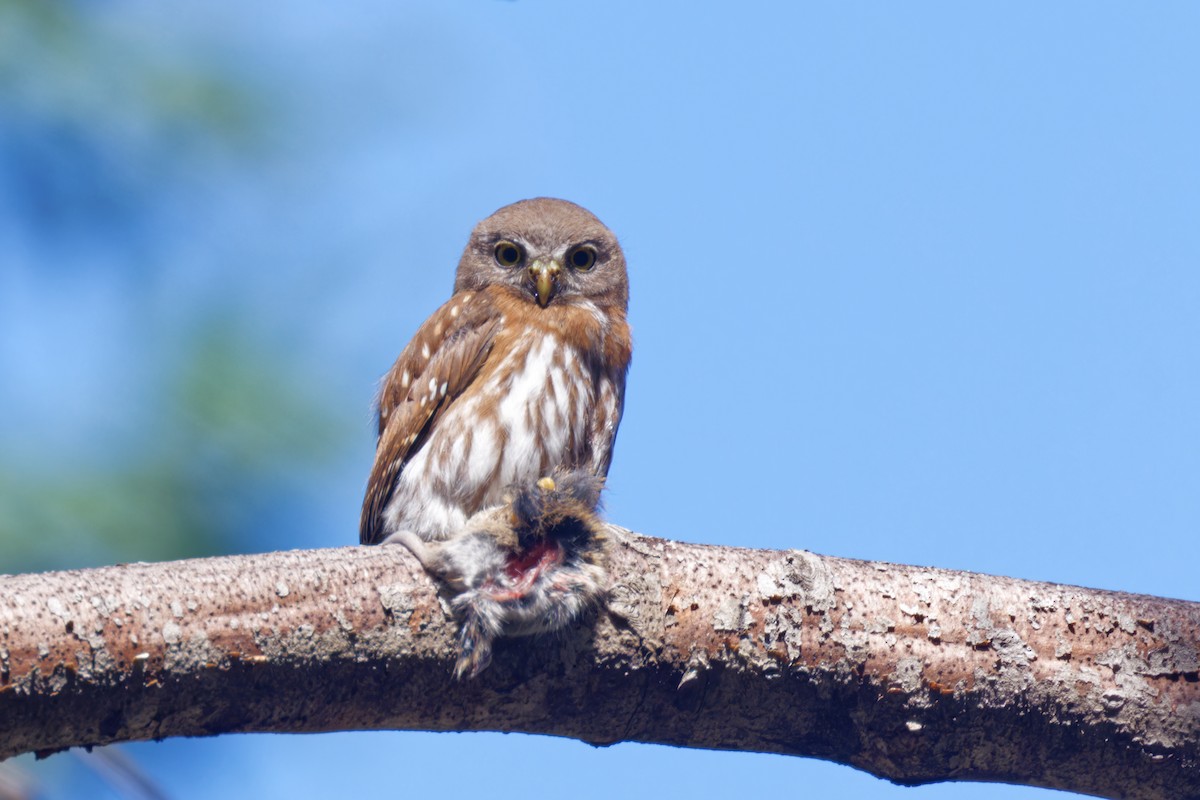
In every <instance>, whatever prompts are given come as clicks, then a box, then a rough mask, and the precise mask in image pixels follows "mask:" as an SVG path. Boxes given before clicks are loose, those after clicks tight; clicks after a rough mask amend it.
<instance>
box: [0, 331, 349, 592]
mask: <svg viewBox="0 0 1200 800" xmlns="http://www.w3.org/2000/svg"><path fill="white" fill-rule="evenodd" d="M217 319H223V318H221V317H220V315H217V314H213V315H212V317H210V319H209V321H208V322H207V323H206V324H205V326H203V327H201V328H200V329H198V330H196V331H190V332H188V333H187V335H185V336H183V337H181V340H180V341H181V345H180V346H181V348H182V350H181V351H180V352H178V353H173V354H171V355H170V356H169V357H168V358H166V359H164V361H165V362H166V363H165V364H164V368H163V370H162V371H161V382H160V384H159V385H158V386H152V387H149V389H148V391H146V393H145V396H143V397H141V398H139V400H140V402H139V405H138V407H137V409H136V412H137V413H138V414H139V417H138V425H137V426H136V437H135V439H134V440H132V441H125V442H119V443H117V445H116V446H115V447H114V451H115V452H114V454H113V460H112V463H109V464H104V465H101V466H99V467H97V466H95V465H86V466H84V467H82V468H81V469H79V470H78V471H74V472H67V473H61V472H60V473H59V474H53V475H47V474H44V473H39V472H37V471H29V470H22V469H21V468H20V465H18V464H14V463H11V462H6V461H5V460H4V459H3V456H2V455H0V551H2V552H3V553H4V557H3V560H2V562H0V571H6V572H19V571H27V570H34V569H51V568H64V567H78V566H89V565H97V564H103V563H107V562H109V561H114V560H115V561H156V560H163V559H171V558H180V557H189V556H204V555H215V554H220V553H229V552H244V551H246V550H253V549H254V542H255V541H256V539H257V538H258V537H259V535H260V534H261V533H262V531H261V530H257V528H259V527H260V526H266V525H270V524H272V523H273V522H274V521H277V520H278V516H277V515H276V514H275V510H276V509H277V508H280V507H282V508H287V507H289V506H293V505H295V504H301V505H302V504H303V502H304V500H303V494H304V481H303V480H298V479H297V477H296V476H297V474H298V473H302V472H304V471H305V470H314V469H319V468H320V467H321V465H323V464H327V463H329V462H330V461H331V460H332V459H333V458H334V457H335V456H337V455H338V453H339V452H340V450H339V448H340V447H341V444H342V443H344V442H345V441H347V440H348V439H349V438H350V437H349V432H348V431H346V430H344V429H343V427H342V426H341V425H340V424H338V421H337V416H336V414H335V413H334V411H333V409H332V408H331V407H330V406H328V405H325V404H324V403H323V401H322V398H321V397H320V395H319V394H318V393H315V392H314V391H313V389H314V387H313V386H312V385H311V381H306V380H305V378H304V376H303V374H301V372H300V371H299V368H298V367H297V366H296V365H295V364H293V363H290V362H289V361H288V360H287V359H286V358H284V357H283V356H282V355H281V354H280V353H279V352H278V351H277V350H274V349H266V348H265V347H264V346H263V344H262V343H261V342H258V341H256V340H255V337H254V336H253V334H252V333H251V332H250V330H249V329H248V328H247V327H246V326H242V325H239V324H238V323H236V322H229V321H227V320H226V321H221V322H218V321H216V320H217ZM134 410H135V409H131V411H134Z"/></svg>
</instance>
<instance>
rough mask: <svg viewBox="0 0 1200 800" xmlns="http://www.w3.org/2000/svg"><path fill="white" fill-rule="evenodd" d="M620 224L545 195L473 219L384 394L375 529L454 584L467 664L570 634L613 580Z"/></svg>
mask: <svg viewBox="0 0 1200 800" xmlns="http://www.w3.org/2000/svg"><path fill="white" fill-rule="evenodd" d="M628 304H629V284H628V278H627V276H626V271H625V257H624V254H623V253H622V251H621V247H620V245H619V244H618V243H617V239H616V237H615V236H614V235H613V234H612V232H611V231H609V229H608V228H607V227H605V226H604V224H603V223H601V222H600V220H598V219H597V218H596V217H595V216H593V215H592V214H591V213H590V212H588V211H587V210H585V209H583V208H581V207H580V206H577V205H575V204H574V203H569V202H567V201H565V200H554V199H550V198H536V199H532V200H522V201H520V202H518V203H513V204H512V205H508V206H505V207H503V208H501V209H500V210H498V211H496V212H495V213H494V214H492V215H491V216H490V217H488V218H487V219H485V220H483V221H482V222H480V223H479V224H478V225H477V226H476V227H475V229H474V231H472V233H471V237H470V239H469V241H468V242H467V246H466V249H465V250H464V251H463V254H462V258H461V259H460V260H459V263H458V271H457V273H456V276H455V281H454V294H453V295H452V296H451V298H450V300H449V301H447V302H446V303H445V304H444V305H443V306H442V307H441V308H439V309H438V310H437V311H436V312H434V314H433V316H431V317H430V318H429V319H428V320H426V322H425V324H424V325H422V326H421V328H420V329H419V330H418V331H417V333H416V335H415V336H414V337H413V339H412V341H411V342H409V344H408V346H407V347H405V348H404V351H403V352H402V353H401V354H400V357H399V358H398V359H397V360H396V363H395V364H394V365H393V366H392V368H391V370H390V372H389V373H388V374H387V377H386V378H385V379H384V382H383V388H382V390H381V392H380V396H379V440H378V443H377V445H376V452H375V463H374V466H373V468H372V470H371V475H370V478H369V481H368V485H367V491H366V497H365V499H364V500H363V509H362V519H361V524H360V541H361V542H362V543H363V544H378V543H382V542H398V543H401V544H404V545H406V546H407V547H408V548H409V549H410V550H412V551H413V553H414V554H415V555H416V556H417V558H418V559H420V561H421V563H422V564H423V565H424V566H425V568H426V569H427V570H428V571H430V572H431V573H433V574H435V575H436V576H437V577H439V578H441V579H442V580H443V581H444V583H445V584H446V585H447V586H448V587H449V588H450V590H451V591H453V592H454V593H455V594H454V597H453V601H452V605H453V607H454V608H455V609H456V610H457V611H458V612H459V614H460V616H461V617H462V618H463V620H464V621H463V628H462V635H461V646H462V657H461V658H460V659H459V663H458V665H457V668H456V674H458V675H459V676H460V677H461V676H463V675H474V674H477V673H478V672H479V671H480V670H482V669H483V668H484V667H486V666H487V662H488V659H489V658H490V650H491V642H492V640H494V639H495V638H496V637H498V636H504V635H523V634H528V633H536V632H542V631H548V630H555V629H557V628H560V627H562V626H563V625H565V624H567V623H569V622H570V621H571V620H573V619H574V618H576V617H577V616H578V614H579V613H580V612H581V611H582V610H583V609H585V608H586V607H588V605H590V604H592V603H594V602H595V601H596V600H597V598H598V597H599V596H600V594H601V593H602V591H603V572H602V568H601V566H600V557H599V552H600V549H601V548H600V537H601V526H600V524H599V522H598V520H597V518H596V517H595V514H594V511H595V508H596V506H597V503H598V499H599V491H600V486H601V484H602V482H603V479H604V477H605V476H606V475H607V473H608V468H609V464H610V463H611V461H612V452H613V440H614V438H615V437H616V433H617V426H618V425H619V424H620V421H621V412H622V408H623V405H624V397H625V378H626V373H627V371H628V369H629V361H630V356H631V352H632V342H631V338H630V330H629V324H628V322H627V321H626V311H627V308H628Z"/></svg>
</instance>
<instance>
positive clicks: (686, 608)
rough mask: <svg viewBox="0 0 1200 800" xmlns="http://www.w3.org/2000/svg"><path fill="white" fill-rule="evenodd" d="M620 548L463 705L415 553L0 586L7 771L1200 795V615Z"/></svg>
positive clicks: (686, 548) (172, 566) (259, 560)
mask: <svg viewBox="0 0 1200 800" xmlns="http://www.w3.org/2000/svg"><path fill="white" fill-rule="evenodd" d="M611 534H612V536H611V539H612V542H611V554H610V568H611V574H612V576H613V587H612V596H611V600H610V607H609V610H608V611H606V612H604V613H601V614H599V615H597V616H596V617H595V618H594V619H592V620H590V621H589V624H586V625H582V626H580V627H579V629H577V630H574V631H572V632H570V633H568V634H566V635H564V636H561V637H557V638H554V637H551V638H542V639H537V640H512V641H507V642H502V643H501V645H500V647H499V649H498V651H497V654H496V660H495V662H494V663H493V665H492V666H491V668H490V669H489V670H488V671H487V672H485V673H484V674H483V675H482V676H481V677H480V678H478V679H476V680H474V681H469V682H465V683H455V682H453V681H452V680H451V679H450V672H451V669H452V667H453V664H454V659H455V634H456V630H457V626H456V625H455V623H454V621H453V620H452V619H448V618H447V617H446V615H445V613H444V611H443V607H442V605H441V603H440V601H439V599H438V595H437V592H436V589H435V586H434V585H433V583H432V582H431V581H430V580H429V578H427V577H426V576H425V574H424V573H423V572H421V570H420V568H419V567H418V565H417V563H416V561H415V560H414V559H413V558H412V557H411V556H410V555H409V554H408V552H407V551H405V550H404V549H403V548H400V547H381V548H360V547H348V548H340V549H334V550H320V551H295V552H286V553H272V554H267V555H259V556H239V557H229V558H214V559H206V560H195V561H180V562H173V563H163V564H127V565H120V566H116V567H108V568H104V569H95V570H81V571H73V572H56V573H45V574H37V575H18V576H11V577H3V578H0V758H3V757H8V756H12V755H15V754H17V753H22V752H26V751H30V750H34V751H40V752H43V753H45V752H53V751H55V750H58V749H62V748H66V747H70V746H75V745H87V744H102V743H107V742H117V741H127V740H131V739H154V738H162V737H167V736H204V735H212V734H218V733H223V732H227V731H291V732H299V731H327V730H344V729H379V728H397V729H429V730H476V729H477V730H502V731H529V732H537V733H549V734H557V735H561V736H570V737H575V738H578V739H582V740H584V741H588V742H593V743H596V744H608V743H613V742H618V741H628V740H634V741H643V742H661V743H667V744H676V745H682V746H689V747H705V748H719V749H728V750H755V751H767V752H773V753H787V754H795V755H806V756H816V757H818V758H824V759H829V760H832V761H838V762H841V763H845V764H850V765H853V766H855V767H858V768H860V769H864V770H867V771H869V772H871V773H873V774H875V775H879V776H881V777H885V778H888V779H891V780H893V781H897V782H901V783H909V784H916V783H925V782H932V781H941V780H975V781H1006V782H1012V783H1025V784H1032V785H1037V786H1047V787H1054V788H1059V789H1067V790H1072V791H1076V792H1083V793H1089V794H1096V795H1100V796H1109V797H1121V798H1167V797H1169V798H1200V680H1198V679H1200V654H1198V643H1200V604H1196V603H1187V602H1182V601H1175V600H1164V599H1158V598H1153V597H1145V596H1138V595H1126V594H1117V593H1112V592H1101V591H1094V590H1088V589H1080V588H1076V587H1070V586H1059V585H1055V584H1045V583H1032V582H1029V581H1019V580H1013V579H1009V578H997V577H991V576H984V575H975V574H970V573H961V572H948V571H943V570H934V569H923V568H918V567H906V566H898V565H893V564H882V563H871V562H860V561H848V560H844V559H836V558H828V557H820V556H816V555H813V554H811V553H806V552H801V551H787V552H780V551H759V550H742V549H735V548H725V547H707V546H700V545H687V544H679V543H675V542H667V541H662V540H659V539H652V538H648V537H643V536H639V535H636V534H631V533H629V532H628V531H624V530H621V529H617V528H614V529H612V531H611Z"/></svg>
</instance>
